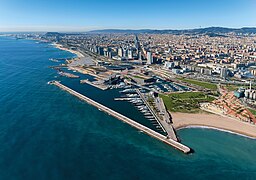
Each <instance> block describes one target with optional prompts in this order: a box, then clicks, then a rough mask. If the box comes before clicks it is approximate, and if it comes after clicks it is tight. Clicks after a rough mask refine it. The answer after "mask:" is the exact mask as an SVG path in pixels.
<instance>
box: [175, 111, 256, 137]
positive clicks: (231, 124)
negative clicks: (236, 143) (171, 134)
mask: <svg viewBox="0 0 256 180" xmlns="http://www.w3.org/2000/svg"><path fill="white" fill-rule="evenodd" d="M171 114H172V118H173V127H174V128H175V129H176V130H177V129H181V128H186V127H191V126H192V127H195V126H197V127H210V128H216V129H219V130H225V131H231V132H234V133H238V134H242V135H246V136H249V137H252V138H256V125H253V124H250V123H246V122H242V121H239V120H235V119H232V118H229V117H224V116H219V115H215V114H188V113H171Z"/></svg>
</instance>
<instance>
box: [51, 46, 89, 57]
mask: <svg viewBox="0 0 256 180" xmlns="http://www.w3.org/2000/svg"><path fill="white" fill-rule="evenodd" d="M52 45H53V46H55V47H56V48H58V49H60V50H63V51H68V52H71V53H73V54H75V55H77V57H78V58H83V57H85V56H84V55H83V54H82V53H80V52H79V51H75V50H72V49H68V48H64V47H63V46H62V45H61V44H58V43H52Z"/></svg>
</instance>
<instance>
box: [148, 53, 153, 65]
mask: <svg viewBox="0 0 256 180" xmlns="http://www.w3.org/2000/svg"><path fill="white" fill-rule="evenodd" d="M152 63H153V56H152V53H151V52H147V64H152Z"/></svg>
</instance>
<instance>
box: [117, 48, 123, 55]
mask: <svg viewBox="0 0 256 180" xmlns="http://www.w3.org/2000/svg"><path fill="white" fill-rule="evenodd" d="M118 56H120V57H123V56H124V51H123V48H118Z"/></svg>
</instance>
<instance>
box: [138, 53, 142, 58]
mask: <svg viewBox="0 0 256 180" xmlns="http://www.w3.org/2000/svg"><path fill="white" fill-rule="evenodd" d="M138 60H142V57H141V52H140V51H139V53H138Z"/></svg>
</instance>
